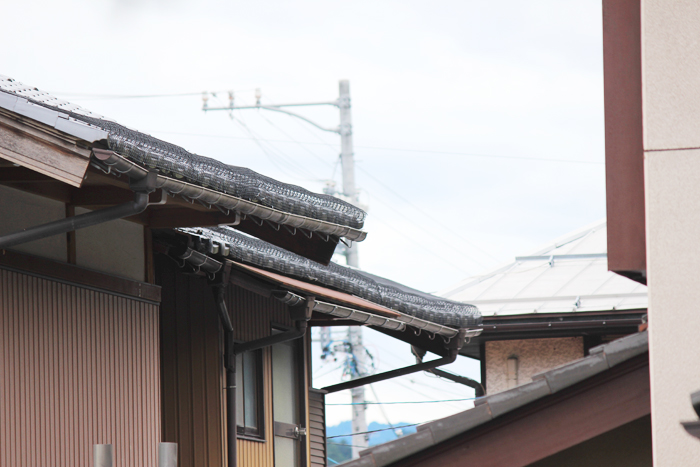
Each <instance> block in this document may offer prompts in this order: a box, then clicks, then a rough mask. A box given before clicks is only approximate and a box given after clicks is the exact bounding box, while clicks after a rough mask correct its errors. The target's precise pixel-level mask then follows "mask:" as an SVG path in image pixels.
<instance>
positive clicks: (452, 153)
mask: <svg viewBox="0 0 700 467" xmlns="http://www.w3.org/2000/svg"><path fill="white" fill-rule="evenodd" d="M153 133H163V134H172V135H183V136H199V137H204V138H225V139H252V138H245V137H242V136H229V135H216V134H208V133H188V132H179V131H158V130H153ZM264 141H269V142H275V143H288V144H299V143H301V144H315V145H325V146H331V144H330V143H327V142H314V141H289V140H272V139H266V140H264ZM331 147H333V146H331ZM355 148H363V149H377V150H381V151H398V152H414V153H422V154H441V155H449V156H467V157H483V158H494V159H511V160H522V161H537V162H561V163H570V164H592V165H603V164H604V162H600V161H586V160H578V159H555V158H547V157H532V156H511V155H504V154H480V153H472V152H460V151H437V150H433V149H408V148H392V147H386V146H361V145H355Z"/></svg>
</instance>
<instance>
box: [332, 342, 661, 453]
mask: <svg viewBox="0 0 700 467" xmlns="http://www.w3.org/2000/svg"><path fill="white" fill-rule="evenodd" d="M647 351H648V338H647V332H646V331H644V332H640V333H636V334H631V335H629V336H626V337H623V338H622V339H618V340H615V341H612V342H609V343H607V344H605V345H601V346H599V347H594V348H592V349H591V350H590V355H589V356H588V357H584V358H582V359H579V360H576V361H573V362H570V363H567V364H565V365H562V366H560V367H557V368H554V369H551V370H548V371H545V372H543V373H540V374H538V375H535V376H533V378H532V379H533V381H532V382H530V383H527V384H523V385H521V386H518V387H515V388H513V389H509V390H507V391H503V392H499V393H496V394H493V395H489V396H486V397H483V398H481V399H478V400H477V401H476V403H475V406H474V408H473V409H469V410H466V411H464V412H461V413H458V414H455V415H451V416H449V417H446V418H442V419H440V420H435V421H432V422H429V423H425V424H423V425H420V426H419V427H418V430H417V431H416V433H413V434H410V435H407V436H404V437H402V438H399V439H397V440H394V441H390V442H388V443H384V444H380V445H377V446H373V447H371V448H369V449H366V450H364V451H362V452H360V457H359V458H357V459H354V460H352V461H349V462H345V463H343V464H341V465H343V466H344V467H383V466H386V465H389V464H393V463H394V462H397V461H400V460H401V459H404V458H406V457H408V456H411V455H413V454H416V453H418V452H420V451H423V450H424V449H427V448H430V447H431V446H435V445H437V444H439V443H441V442H443V441H446V440H448V439H450V438H452V437H455V436H457V435H460V434H462V433H465V432H467V431H469V430H471V429H473V428H476V427H478V426H479V425H482V424H484V423H486V422H489V421H491V420H493V419H495V418H497V417H500V416H502V415H504V414H506V413H508V412H511V411H513V410H515V409H517V408H520V407H523V406H525V405H527V404H530V403H531V402H534V401H536V400H538V399H542V398H544V397H547V396H549V395H551V394H554V393H556V392H558V391H561V390H562V389H565V388H568V387H570V386H573V385H574V384H577V383H580V382H582V381H585V380H587V379H588V378H591V377H592V376H594V375H597V374H599V373H602V372H604V371H606V370H608V369H610V368H612V367H614V366H616V365H619V364H621V363H623V362H625V361H627V360H629V359H631V358H633V357H636V356H637V355H641V354H644V353H646V352H647Z"/></svg>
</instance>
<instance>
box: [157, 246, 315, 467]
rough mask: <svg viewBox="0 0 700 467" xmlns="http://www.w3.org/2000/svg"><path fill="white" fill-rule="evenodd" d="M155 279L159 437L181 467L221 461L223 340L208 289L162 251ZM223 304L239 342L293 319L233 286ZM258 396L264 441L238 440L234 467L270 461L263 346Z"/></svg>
mask: <svg viewBox="0 0 700 467" xmlns="http://www.w3.org/2000/svg"><path fill="white" fill-rule="evenodd" d="M156 280H157V283H158V284H159V285H161V286H162V287H163V299H162V307H161V321H162V331H161V332H162V361H163V364H162V380H163V384H162V387H163V392H162V400H163V441H167V442H176V443H178V445H179V452H178V455H179V463H178V465H179V466H181V467H219V466H221V467H223V466H226V442H227V436H226V430H225V422H226V420H225V413H226V412H225V409H226V406H225V395H224V393H223V390H222V388H223V387H224V381H223V376H224V374H223V364H222V352H223V347H222V346H223V338H222V336H221V335H220V326H219V321H218V320H219V318H218V314H217V310H216V308H215V304H214V300H213V295H212V291H211V287H210V286H209V285H208V284H207V281H206V278H204V277H199V276H193V275H184V274H182V273H181V272H180V271H179V268H178V267H177V266H176V265H175V263H174V262H173V261H172V260H170V259H167V258H165V257H164V256H162V255H157V257H156ZM226 305H227V307H228V310H229V314H230V316H231V322H232V324H233V327H234V330H235V338H236V339H237V340H240V341H250V340H255V339H259V338H262V337H266V336H269V335H270V334H271V331H272V325H273V324H276V325H282V326H292V324H293V323H292V321H291V319H290V318H289V313H288V311H287V308H286V306H285V305H284V304H282V303H281V302H279V301H277V300H275V299H272V298H266V297H263V296H260V295H257V294H255V293H253V292H249V291H247V290H245V289H242V288H240V287H237V286H235V285H233V284H231V285H230V286H229V287H228V288H227V292H226ZM263 399H264V400H263V404H264V431H265V439H264V440H262V441H252V440H246V439H238V441H237V449H238V465H239V466H248V465H254V466H256V467H273V466H274V440H273V418H272V354H271V352H270V349H269V348H266V349H263ZM307 423H308V422H307ZM307 426H308V425H307Z"/></svg>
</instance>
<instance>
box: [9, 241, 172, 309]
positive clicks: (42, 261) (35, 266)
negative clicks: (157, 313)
mask: <svg viewBox="0 0 700 467" xmlns="http://www.w3.org/2000/svg"><path fill="white" fill-rule="evenodd" d="M0 267H2V268H7V269H12V270H16V271H19V272H23V273H26V274H30V275H35V276H40V277H47V278H50V279H56V280H60V281H65V282H69V283H72V284H76V285H79V286H85V287H91V288H95V289H100V290H104V291H106V292H112V293H117V294H120V295H126V296H128V297H133V298H139V299H143V300H148V301H151V302H160V287H158V286H157V285H152V284H147V283H145V282H139V281H134V280H130V279H125V278H123V277H116V276H112V275H109V274H105V273H102V272H97V271H94V270H92V269H84V268H81V267H79V266H74V265H72V264H67V263H61V262H58V261H53V260H50V259H46V258H41V257H39V256H34V255H28V254H25V253H19V252H16V251H12V250H0Z"/></svg>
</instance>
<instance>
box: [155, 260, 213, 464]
mask: <svg viewBox="0 0 700 467" xmlns="http://www.w3.org/2000/svg"><path fill="white" fill-rule="evenodd" d="M155 263H156V282H157V283H158V284H159V285H161V286H162V287H163V294H162V302H161V359H162V366H161V381H162V383H161V387H162V404H163V405H162V411H163V412H162V413H163V441H166V442H173V443H178V457H179V459H178V461H179V462H178V465H179V466H181V467H222V466H223V463H224V444H223V441H224V440H223V438H222V423H223V419H222V412H221V408H222V399H221V397H222V392H223V387H224V384H223V381H222V379H221V377H222V370H223V367H222V360H221V358H222V349H221V347H220V346H221V339H220V335H219V334H220V329H219V318H218V314H217V310H216V307H215V304H214V299H213V295H212V291H211V287H209V285H208V284H207V281H206V279H204V278H202V277H197V276H189V275H185V274H182V273H181V272H180V271H179V268H177V266H175V265H174V264H170V260H168V259H166V258H163V257H162V256H160V255H159V256H157V257H156V258H155Z"/></svg>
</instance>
